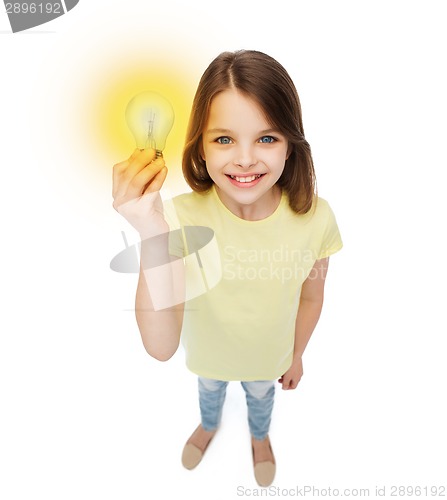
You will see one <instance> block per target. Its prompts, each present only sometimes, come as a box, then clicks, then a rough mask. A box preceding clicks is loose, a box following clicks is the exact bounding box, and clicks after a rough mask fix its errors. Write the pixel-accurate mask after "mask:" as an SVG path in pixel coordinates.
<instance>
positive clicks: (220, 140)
mask: <svg viewBox="0 0 447 500" xmlns="http://www.w3.org/2000/svg"><path fill="white" fill-rule="evenodd" d="M216 142H218V143H219V144H231V139H230V138H229V137H227V136H223V137H218V138H217V139H216Z"/></svg>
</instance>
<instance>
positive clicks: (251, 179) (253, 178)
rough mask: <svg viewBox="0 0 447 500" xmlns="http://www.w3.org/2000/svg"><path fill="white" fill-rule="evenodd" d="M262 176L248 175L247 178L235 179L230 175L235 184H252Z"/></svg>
mask: <svg viewBox="0 0 447 500" xmlns="http://www.w3.org/2000/svg"><path fill="white" fill-rule="evenodd" d="M261 175H262V174H258V175H250V176H248V177H237V176H236V175H230V177H231V178H232V179H235V180H236V181H237V182H242V183H244V182H253V181H254V180H255V179H259V177H261Z"/></svg>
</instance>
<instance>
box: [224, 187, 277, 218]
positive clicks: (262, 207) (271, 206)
mask: <svg viewBox="0 0 447 500" xmlns="http://www.w3.org/2000/svg"><path fill="white" fill-rule="evenodd" d="M215 188H216V193H217V195H218V196H219V198H220V201H221V202H222V203H223V204H224V205H225V206H226V207H227V208H228V210H229V211H230V212H232V213H233V214H234V215H236V217H239V218H240V219H243V220H247V221H257V220H262V219H266V218H267V217H270V215H272V214H273V212H274V211H275V210H276V209H277V208H278V205H279V203H280V201H281V194H282V193H281V188H279V187H278V186H276V185H275V186H273V188H272V189H271V190H270V191H269V192H268V193H266V194H265V195H264V196H262V198H260V199H259V200H257V201H256V202H255V203H252V204H250V205H244V204H241V203H238V202H236V201H234V200H232V199H227V197H226V196H225V194H224V193H222V191H221V190H220V189H219V188H218V187H217V186H216V185H215Z"/></svg>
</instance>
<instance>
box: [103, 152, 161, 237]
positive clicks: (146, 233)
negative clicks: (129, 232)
mask: <svg viewBox="0 0 447 500" xmlns="http://www.w3.org/2000/svg"><path fill="white" fill-rule="evenodd" d="M167 173H168V169H167V168H166V166H165V162H164V159H163V158H156V156H155V150H153V149H144V150H142V151H140V150H139V149H136V150H135V151H134V152H133V153H132V155H131V156H130V158H129V159H128V160H125V161H123V162H121V163H117V164H116V165H114V167H113V192H112V194H113V207H114V208H115V210H117V212H118V213H120V214H121V215H122V216H123V217H124V218H125V219H126V220H127V221H128V222H129V223H130V224H131V225H132V226H133V227H134V228H135V229H136V230H137V231H138V232H139V234H140V236H141V239H145V238H149V237H151V236H155V235H157V234H160V233H164V232H167V231H169V228H168V225H167V223H166V221H165V219H164V217H163V204H162V202H161V197H160V189H161V187H162V186H163V183H164V181H165V179H166V175H167Z"/></svg>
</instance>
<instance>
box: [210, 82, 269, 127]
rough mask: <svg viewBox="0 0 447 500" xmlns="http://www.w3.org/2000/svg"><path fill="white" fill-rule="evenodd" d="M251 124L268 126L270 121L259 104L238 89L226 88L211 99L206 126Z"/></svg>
mask: <svg viewBox="0 0 447 500" xmlns="http://www.w3.org/2000/svg"><path fill="white" fill-rule="evenodd" d="M242 125H243V126H247V125H251V126H254V127H256V128H260V129H264V128H268V127H269V126H270V125H269V122H268V120H267V119H266V116H265V114H264V111H263V110H262V108H261V107H260V106H259V104H258V103H257V102H256V101H255V100H254V99H251V98H250V97H248V96H246V95H245V94H243V93H241V92H239V91H237V90H236V89H228V90H224V91H223V92H220V93H219V94H217V95H216V96H215V97H214V98H213V100H212V101H211V106H210V109H209V113H208V119H207V123H206V128H214V127H221V128H235V127H237V126H242Z"/></svg>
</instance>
